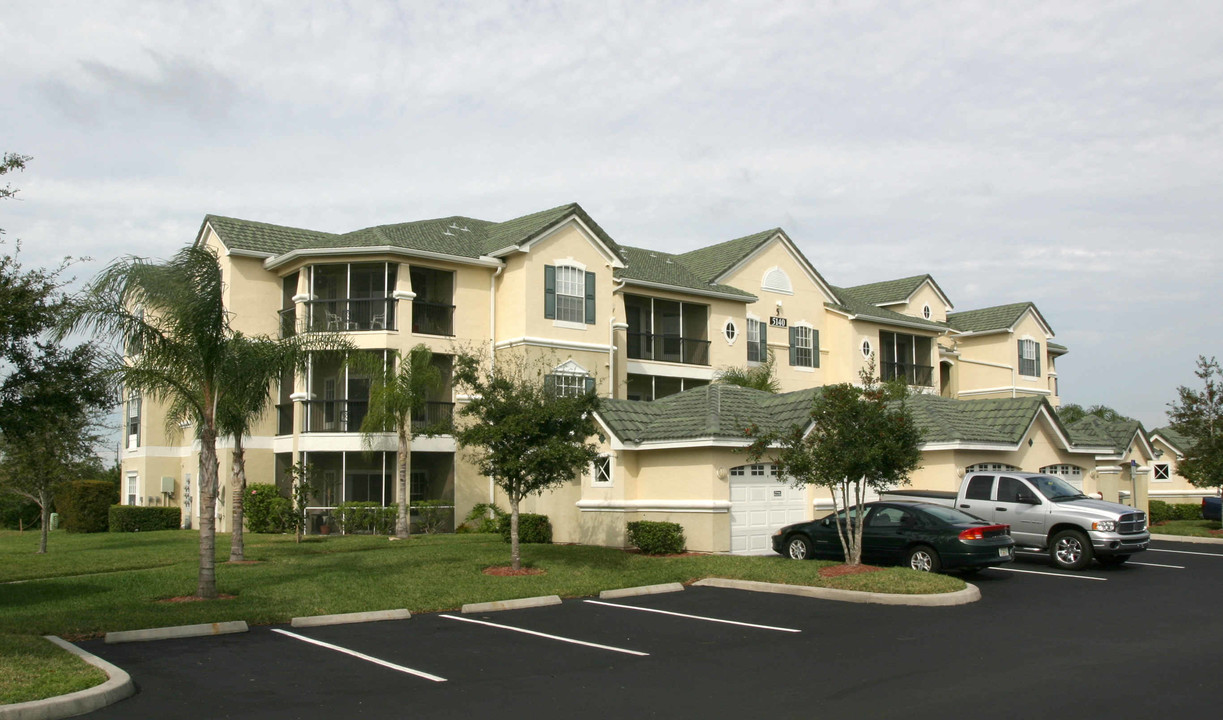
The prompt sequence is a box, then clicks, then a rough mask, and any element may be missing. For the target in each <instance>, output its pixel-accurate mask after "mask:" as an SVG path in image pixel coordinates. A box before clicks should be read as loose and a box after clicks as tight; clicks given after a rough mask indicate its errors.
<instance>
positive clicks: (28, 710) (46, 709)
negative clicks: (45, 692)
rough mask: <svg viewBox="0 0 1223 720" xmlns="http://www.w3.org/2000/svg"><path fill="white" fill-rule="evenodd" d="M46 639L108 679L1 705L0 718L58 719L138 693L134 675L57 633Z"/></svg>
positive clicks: (3, 719) (95, 708) (10, 719)
mask: <svg viewBox="0 0 1223 720" xmlns="http://www.w3.org/2000/svg"><path fill="white" fill-rule="evenodd" d="M43 637H45V638H46V639H48V640H50V641H51V642H53V643H55V644H56V645H58V646H60V647H62V648H63V649H65V650H67V651H68V652H70V653H72V654H73V655H76V656H77V657H79V658H81V659H82V660H84V661H85V662H87V663H89V664H90V665H93V666H94V667H96V668H99V669H100V670H101V671H102V672H104V673H106V675H107V676H108V677H109V679H108V680H107V681H106V682H104V683H102V684H101V685H95V686H93V687H91V688H86V689H84V690H78V691H76V692H74V693H68V694H67V695H59V696H56V697H51V698H46V699H43V700H31V701H29V702H23V703H16V704H14V705H0V720H59V719H60V718H68V717H72V716H74V715H84V714H85V713H87V712H93V711H94V710H98V709H101V708H104V707H106V706H107V705H112V704H114V703H117V702H119V701H120V700H122V699H124V698H126V697H131V696H132V695H133V694H135V692H136V686H135V685H133V684H132V678H131V677H130V676H129V675H128V674H127V673H125V672H123V670H121V669H119V668H118V667H115V666H114V665H111V664H110V663H108V662H106V661H105V660H103V659H102V658H100V657H98V656H97V655H93V654H91V653H87V652H85V651H84V650H82V649H80V648H79V647H77V646H76V645H73V644H72V643H70V642H68V641H67V640H63V639H61V638H58V637H56V636H54V635H43Z"/></svg>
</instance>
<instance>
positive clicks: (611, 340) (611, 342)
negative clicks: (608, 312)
mask: <svg viewBox="0 0 1223 720" xmlns="http://www.w3.org/2000/svg"><path fill="white" fill-rule="evenodd" d="M609 267H610V266H609ZM627 282H628V280H624V279H621V280H620V285H619V286H618V287H614V288H612V296H613V297H614V296H615V295H616V293H618V292H620V291H621V290H623V289H624V285H625V283H627ZM620 328H624V329H625V330H627V329H628V323H617V322H616V314H615V313H612V316H611V318H609V319H608V328H607V374H608V378H607V397H609V398H614V397H616V350H617V348H616V330H619V329H620Z"/></svg>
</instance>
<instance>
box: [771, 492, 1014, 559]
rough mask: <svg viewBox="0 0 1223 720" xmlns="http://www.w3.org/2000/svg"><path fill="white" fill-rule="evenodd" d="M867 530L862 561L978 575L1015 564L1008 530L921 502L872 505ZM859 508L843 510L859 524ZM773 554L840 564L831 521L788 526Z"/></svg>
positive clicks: (780, 532) (780, 533)
mask: <svg viewBox="0 0 1223 720" xmlns="http://www.w3.org/2000/svg"><path fill="white" fill-rule="evenodd" d="M862 507H863V509H864V510H865V511H866V516H865V518H864V522H865V525H864V526H863V528H862V562H864V563H868V564H871V565H907V566H908V567H911V568H913V569H914V570H920V571H922V572H938V571H940V570H965V571H970V572H971V571H975V570H980V569H981V568H983V567H989V566H991V565H1001V564H1002V563H1008V562H1011V561H1012V560H1014V559H1015V541H1014V540H1013V539H1012V538H1011V527H1010V526H1009V525H991V524H990V523H988V522H985V521H984V520H982V519H980V518H978V517H974V516H972V515H969V514H968V513H964V512H960V511H959V510H956V509H955V508H949V507H944V506H942V505H932V504H929V503H918V502H873V503H866V504H865V505H863V506H862ZM855 512H856V509H854V508H851V509H850V510H848V511H846V510H842V511H841V512H840V513H839V516H840V517H841V518H842V519H843V518H844V517H845V516H846V513H848V514H849V517H850V522H854V521H855V520H854V518H855ZM773 550H774V551H775V552H777V553H780V554H781V555H784V556H786V557H788V558H792V559H795V560H802V559H806V558H812V557H824V558H833V559H837V560H839V559H841V558H843V557H844V553H843V552H842V550H841V540H840V538H839V537H838V535H837V527H836V525H835V524H833V518H832V516H829V517H826V518H823V519H820V520H812V521H810V522H804V523H797V524H795V525H787V526H785V527H783V528H782V529H780V530H778V531H777V532H776V533H774V534H773Z"/></svg>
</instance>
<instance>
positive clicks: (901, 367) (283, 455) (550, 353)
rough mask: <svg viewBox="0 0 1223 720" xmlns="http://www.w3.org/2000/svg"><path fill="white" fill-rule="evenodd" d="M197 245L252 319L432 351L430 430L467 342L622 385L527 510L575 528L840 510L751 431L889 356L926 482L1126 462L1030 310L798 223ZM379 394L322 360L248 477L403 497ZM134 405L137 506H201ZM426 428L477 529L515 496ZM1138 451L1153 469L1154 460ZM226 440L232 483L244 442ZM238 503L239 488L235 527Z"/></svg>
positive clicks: (581, 531) (528, 221)
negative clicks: (873, 266)
mask: <svg viewBox="0 0 1223 720" xmlns="http://www.w3.org/2000/svg"><path fill="white" fill-rule="evenodd" d="M195 242H196V243H197V244H199V245H203V246H207V247H209V248H211V249H213V250H214V251H215V252H216V253H217V255H218V257H219V258H220V260H221V263H222V269H223V273H224V280H225V284H226V287H225V301H226V304H227V307H228V308H229V310H230V311H231V312H232V313H233V316H232V323H233V326H234V328H235V329H238V330H241V331H242V332H244V333H247V334H267V335H274V334H277V333H281V334H286V333H303V332H312V331H317V330H326V331H331V332H339V333H343V334H344V335H345V336H346V337H348V339H349V340H350V341H351V342H352V343H353V344H354V345H356V346H357V347H358V348H359V349H360V350H361V351H363V352H369V353H374V354H383V356H384V357H385V356H386V354H387V353H388V351H391V350H398V351H401V352H406V351H408V350H409V349H410V348H412V347H413V346H415V345H417V344H421V343H423V344H425V345H426V346H428V347H429V348H430V349H431V350H432V351H433V352H434V358H435V360H434V361H435V363H436V364H437V365H438V367H439V369H440V370H441V371H442V375H443V377H444V378H446V379H447V381H446V383H445V387H444V388H443V389H442V390H440V391H439V392H438V394H437V396H436V398H434V399H433V400H432V401H431V402H430V404H429V407H428V409H427V411H425V412H422V413H421V417H420V418H419V420H418V422H419V426H421V427H424V426H426V425H433V424H436V423H437V422H438V421H439V420H445V419H448V418H450V417H452V416H453V413H454V409H455V405H456V403H461V402H462V401H463V398H462V397H461V396H458V395H456V394H455V391H454V388H453V387H452V385H451V383H450V382H449V377H450V370H451V362H452V358H453V356H454V354H455V353H457V352H461V351H472V350H482V351H483V352H484V353H485V354H486V355H490V356H492V357H495V358H503V357H507V356H516V357H522V358H525V359H527V360H529V361H531V362H534V363H543V364H546V367H547V369H548V372H549V373H550V374H551V375H552V376H553V379H554V381H555V382H556V386H557V387H558V388H560V391H562V392H565V391H570V390H572V391H575V392H576V391H580V390H583V389H585V388H587V387H593V388H595V389H596V390H597V392H598V393H599V394H600V395H601V396H603V397H604V398H606V401H605V407H604V410H603V411H601V412H600V413H599V420H600V422H601V423H602V425H603V428H604V430H605V431H606V434H607V437H608V439H607V441H606V442H605V443H604V447H603V453H604V454H603V455H602V457H601V458H600V461H599V462H598V463H596V464H595V466H594V467H592V468H590V469H589V471H588V472H587V473H586V474H585V475H584V476H583V477H581V478H575V479H574V481H573V482H572V483H571V484H568V485H566V486H565V487H563V488H560V489H558V490H557V491H555V492H552V493H547V494H545V495H543V496H541V497H539V498H535V499H532V500H530V501H528V502H527V503H526V508H525V509H526V510H528V511H537V512H544V513H546V514H548V515H549V517H550V518H551V519H552V522H553V525H554V528H555V534H554V537H555V538H556V540H557V541H562V542H565V541H569V542H588V543H598V544H606V545H623V544H624V542H625V541H624V526H625V524H626V523H627V522H629V521H631V520H635V519H669V520H674V521H677V522H681V523H682V524H683V525H684V526H685V528H686V530H687V531H688V535H689V547H691V548H692V549H695V550H708V551H736V552H753V551H759V550H760V545H761V543H762V542H765V541H767V533H770V532H771V528H774V527H776V526H777V525H779V524H783V523H784V522H790V521H792V520H793V519H796V518H798V519H801V518H804V517H811V516H812V514H813V513H819V512H821V511H822V510H823V509H824V508H825V507H826V506H827V505H828V498H827V497H822V496H819V494H818V493H816V492H815V491H814V490H795V489H794V488H790V487H788V486H785V485H782V484H781V483H779V482H777V478H776V476H775V475H773V474H772V467H771V466H770V465H768V464H767V463H765V464H747V463H745V461H744V457H743V455H742V454H741V449H742V447H743V446H744V445H745V443H744V441H743V439H742V428H743V426H744V425H743V424H742V423H743V422H744V421H745V420H748V419H751V420H752V421H755V422H757V423H758V424H760V425H762V426H768V425H770V424H776V423H791V424H792V423H793V422H799V421H801V420H802V419H804V418H805V410H804V409H805V408H807V407H809V405H810V402H811V398H812V393H814V392H818V389H819V388H820V387H822V386H824V385H827V384H832V383H840V382H857V380H858V377H859V373H860V371H861V370H862V369H863V368H865V367H867V366H868V365H869V364H871V363H874V364H875V366H876V367H877V370H878V372H879V373H880V374H881V375H882V376H883V377H884V378H886V379H890V378H895V377H900V378H903V379H904V380H905V381H906V382H907V383H908V384H909V385H911V386H912V387H913V388H914V389H915V390H916V391H917V392H918V396H917V397H918V400H917V401H915V407H918V408H919V411H920V412H921V413H923V414H922V417H923V418H924V419H923V423H924V425H923V427H924V428H925V429H926V430H927V444H926V447H925V448H924V449H925V457H926V462H925V468H923V470H921V471H919V474H918V476H917V478H915V482H916V484H918V485H921V486H925V487H943V486H947V487H950V486H951V485H953V484H954V483H957V482H958V476H959V475H962V473H963V472H965V471H966V470H967V469H969V468H974V467H975V466H979V465H989V464H995V465H999V466H1013V467H1022V468H1023V469H1025V470H1029V469H1045V468H1055V469H1059V470H1064V473H1063V474H1065V475H1067V477H1073V475H1074V473H1075V472H1077V473H1078V474H1079V475H1080V476H1083V477H1084V478H1087V479H1086V480H1085V482H1084V487H1088V488H1091V489H1093V490H1095V485H1097V484H1099V485H1100V487H1101V488H1102V491H1105V494H1109V493H1110V492H1111V490H1110V488H1112V487H1113V486H1112V485H1110V484H1109V483H1108V482H1104V483H1099V482H1098V481H1097V480H1096V478H1097V477H1098V476H1099V473H1097V472H1096V468H1097V466H1098V465H1099V464H1100V463H1101V462H1113V460H1114V459H1115V460H1116V462H1117V463H1120V462H1121V461H1122V460H1123V459H1127V458H1128V457H1129V456H1128V455H1127V454H1126V453H1128V452H1129V449H1128V446H1127V448H1125V449H1123V450H1122V451H1121V454H1120V455H1117V452H1118V451H1117V450H1116V448H1115V447H1114V446H1113V445H1111V444H1109V445H1107V446H1105V445H1104V444H1099V445H1093V444H1091V442H1095V440H1096V438H1094V437H1093V438H1091V439H1090V440H1091V442H1087V443H1086V444H1083V443H1076V442H1075V441H1074V438H1073V437H1072V434H1071V433H1070V432H1069V431H1068V430H1067V429H1066V428H1064V427H1062V426H1061V424H1060V423H1059V422H1058V420H1057V417H1056V414H1055V413H1054V412H1053V408H1054V407H1056V405H1057V404H1058V403H1059V402H1060V400H1059V397H1058V387H1057V376H1056V371H1055V367H1054V363H1055V359H1056V358H1059V357H1061V356H1062V355H1064V354H1065V353H1066V348H1065V347H1062V346H1060V345H1057V344H1055V343H1053V342H1052V340H1053V337H1054V333H1053V330H1052V328H1051V327H1050V325H1049V323H1048V322H1046V321H1045V319H1044V318H1043V316H1042V315H1041V314H1040V312H1039V310H1037V308H1036V306H1035V305H1033V304H1032V303H1030V302H1024V303H1018V304H1015V305H1005V306H1000V307H997V308H985V309H981V310H969V311H962V312H956V311H955V308H954V307H953V305H952V303H951V300H950V299H949V297H948V296H947V294H946V293H945V292H944V291H943V289H942V288H940V287H939V285H938V284H937V283H936V282H935V280H934V279H933V278H932V277H931V276H930V275H919V276H914V277H909V278H903V279H899V280H891V281H884V282H879V283H872V284H869V285H860V286H856V287H838V286H834V285H832V284H830V283H829V282H827V281H826V280H825V278H824V277H823V276H822V275H821V274H820V272H819V271H818V270H817V269H816V268H815V266H814V265H813V264H812V263H811V261H810V260H809V259H808V258H807V257H805V256H804V255H803V253H802V252H801V251H800V250H799V249H798V247H797V245H796V244H795V242H794V241H793V240H792V239H791V238H790V237H789V236H788V235H787V233H786V232H785V231H784V230H782V229H780V228H774V229H771V230H766V231H763V232H760V233H755V234H753V235H749V236H746V237H742V238H737V239H733V240H728V241H725V242H720V243H717V244H713V245H710V246H708V247H704V248H701V249H698V250H694V251H692V252H688V253H683V254H678V255H676V254H669V253H665V252H661V251H658V250H651V249H648V248H640V247H629V246H624V245H620V244H619V243H618V242H616V241H615V240H613V239H612V238H611V237H610V236H609V235H608V234H607V233H606V232H605V231H604V230H603V229H602V228H601V227H600V226H599V225H598V223H597V222H596V221H595V220H594V219H593V218H591V217H590V216H589V215H588V214H587V213H586V212H585V211H584V210H583V209H582V208H581V207H580V206H578V205H577V204H570V205H564V206H561V207H557V208H552V209H550V210H545V211H542V212H538V213H533V214H530V215H526V216H523V217H520V218H515V219H512V220H509V221H505V222H490V221H485V220H479V219H475V218H469V217H460V216H455V217H447V218H440V219H434V220H424V221H415V222H407V223H400V224H393V225H382V226H377V227H370V228H364V229H360V230H356V231H353V232H349V233H341V234H335V233H326V232H319V231H313V230H305V229H299V228H291V227H284V226H278V225H270V224H266V223H260V222H252V221H247V220H238V219H234V218H227V217H221V216H214V215H209V216H207V217H205V218H204V221H203V223H202V225H201V228H200V231H199V233H198V235H197V237H196V238H195ZM770 355H772V356H773V358H774V359H775V366H776V374H777V378H778V380H779V382H780V385H781V389H782V394H781V395H763V394H760V393H755V392H754V391H746V390H742V389H739V388H728V387H725V386H720V385H711V382H712V381H713V380H714V379H715V378H716V375H717V372H718V370H719V369H720V368H725V367H729V366H745V365H752V364H757V363H761V362H764V361H765V360H767V359H768V357H769V356H770ZM368 400H369V380H368V379H367V378H363V377H360V376H359V375H358V374H356V373H355V372H354V371H352V370H348V369H345V367H344V366H343V365H341V364H340V363H339V362H337V361H336V359H335V358H333V357H329V356H327V355H324V354H320V355H319V356H316V357H315V358H312V361H311V363H310V368H309V370H308V371H307V372H306V373H304V374H302V375H300V376H297V377H292V378H284V379H283V380H282V382H281V383H280V384H279V388H278V390H277V401H276V404H275V407H274V408H269V412H268V413H266V415H265V416H264V418H263V419H262V420H261V421H260V423H259V424H258V425H257V426H256V428H255V429H254V431H253V433H252V436H251V437H250V438H248V439H247V440H246V442H245V446H246V448H247V464H248V477H249V479H250V481H251V482H277V483H280V484H281V485H282V487H283V486H284V483H285V482H286V480H285V472H284V471H285V470H287V469H288V468H289V467H290V466H291V465H292V464H293V463H295V462H308V463H310V464H311V465H313V466H314V468H315V470H316V471H317V472H318V473H319V474H320V477H321V478H322V479H323V480H324V482H323V485H324V488H325V490H324V492H322V493H320V496H319V497H316V498H315V500H314V505H315V507H314V509H313V511H312V512H314V513H315V516H316V518H317V520H318V521H319V522H321V520H322V518H323V517H324V515H325V513H326V512H327V511H328V510H329V509H330V508H333V507H334V506H335V505H336V504H338V503H340V502H347V501H374V502H380V503H383V504H387V505H390V504H393V503H395V502H396V498H395V497H394V492H395V491H394V483H393V482H392V478H393V475H394V456H395V451H396V442H397V441H396V439H395V437H394V435H393V434H391V433H387V434H386V435H384V436H380V437H377V438H375V440H374V442H373V443H372V447H371V445H370V444H369V443H365V442H363V439H362V437H361V435H360V433H359V432H358V428H359V426H360V421H361V418H363V417H364V414H365V412H366V410H367V408H368ZM126 416H127V426H128V427H127V443H126V444H127V448H126V450H125V452H124V459H123V468H124V478H125V493H124V498H123V502H125V503H128V504H178V505H186V504H189V505H190V513H194V514H198V508H199V503H198V500H197V499H195V498H197V494H198V490H197V488H196V487H195V486H194V484H193V483H192V478H193V477H198V469H197V468H198V449H197V447H196V446H195V444H194V438H193V436H192V428H190V427H183V428H180V429H179V431H178V432H167V430H166V428H165V427H164V422H163V420H162V417H161V412H160V408H158V407H156V405H155V404H154V403H152V402H148V401H142V399H141V398H136V397H130V398H127V403H126ZM1025 418H1026V420H1025ZM965 427H969V428H974V429H975V430H974V432H976V433H977V435H978V436H968V435H964V434H963V433H961V431H960V429H961V428H965ZM1110 442H1111V441H1110ZM411 444H412V447H411V448H410V459H411V500H412V501H413V502H416V501H420V500H426V499H429V500H443V501H445V502H446V503H447V504H448V505H450V506H451V507H452V508H453V514H454V515H453V516H454V518H457V519H458V520H459V521H461V519H462V518H463V517H464V516H465V515H466V514H467V512H468V510H469V509H470V508H471V507H472V506H473V505H474V504H476V503H479V502H487V501H489V500H490V499H491V500H494V501H496V500H497V499H498V498H497V494H496V492H494V489H493V486H492V483H491V482H490V481H489V479H488V478H485V477H482V476H480V475H479V474H478V473H477V472H476V470H475V468H474V467H473V466H472V464H471V463H470V462H467V461H465V460H464V458H463V454H462V453H461V452H457V450H458V449H457V448H456V446H455V442H454V439H453V438H452V437H450V436H447V435H440V436H433V437H417V438H414V439H413V440H412V441H411ZM1144 453H1145V454H1144ZM1140 455H1141V460H1142V467H1143V468H1146V467H1147V465H1149V458H1150V456H1151V453H1150V452H1146V451H1143V453H1140ZM220 456H221V457H220V460H221V468H222V477H223V478H225V476H226V475H227V472H226V469H227V468H228V467H229V461H230V451H229V446H228V444H227V443H222V445H221V447H220ZM1114 456H1117V457H1114ZM1101 458H1103V459H1101ZM1037 466H1039V467H1037ZM224 484H225V481H224V480H223V485H224ZM286 489H287V488H286ZM1118 492H1119V491H1118ZM228 496H229V492H228V491H227V490H226V489H224V488H223V489H222V491H221V494H220V500H219V503H218V510H217V515H218V522H219V525H218V527H219V528H220V529H221V530H223V531H224V530H228V529H229V527H230V526H229V522H230V518H229V517H228V509H229V506H230V499H229V497H228ZM193 499H195V500H194V501H193ZM503 505H504V503H503ZM451 524H452V525H453V522H452V523H451ZM762 538H763V540H762Z"/></svg>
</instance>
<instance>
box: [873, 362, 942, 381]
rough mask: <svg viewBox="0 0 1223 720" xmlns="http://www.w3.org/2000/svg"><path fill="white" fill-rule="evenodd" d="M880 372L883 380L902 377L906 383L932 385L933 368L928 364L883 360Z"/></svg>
mask: <svg viewBox="0 0 1223 720" xmlns="http://www.w3.org/2000/svg"><path fill="white" fill-rule="evenodd" d="M881 372H882V375H883V379H884V380H885V381H886V380H894V379H895V378H904V381H905V384H906V385H916V386H919V387H934V368H932V367H930V366H929V365H914V364H912V363H896V362H884V363H883V364H882V367H881Z"/></svg>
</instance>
